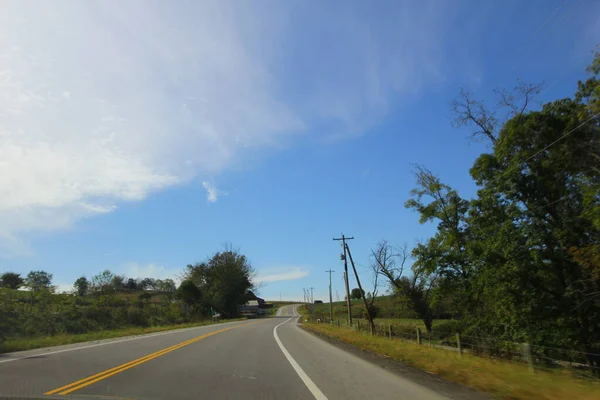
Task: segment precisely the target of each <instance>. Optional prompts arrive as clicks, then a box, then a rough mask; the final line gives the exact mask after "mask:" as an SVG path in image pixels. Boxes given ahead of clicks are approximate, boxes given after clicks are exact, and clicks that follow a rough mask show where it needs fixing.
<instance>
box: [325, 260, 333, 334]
mask: <svg viewBox="0 0 600 400" xmlns="http://www.w3.org/2000/svg"><path fill="white" fill-rule="evenodd" d="M325 272H329V319H330V320H331V323H332V324H333V298H332V296H331V273H332V272H335V271H332V270H331V269H330V270H329V271H325Z"/></svg>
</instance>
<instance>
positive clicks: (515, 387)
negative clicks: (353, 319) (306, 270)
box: [304, 323, 600, 400]
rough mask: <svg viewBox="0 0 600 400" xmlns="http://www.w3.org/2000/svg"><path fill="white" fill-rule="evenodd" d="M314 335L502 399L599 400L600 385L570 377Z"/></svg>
mask: <svg viewBox="0 0 600 400" xmlns="http://www.w3.org/2000/svg"><path fill="white" fill-rule="evenodd" d="M304 327H305V328H306V329H307V330H309V331H313V332H317V333H321V334H325V335H327V336H330V337H332V338H335V339H338V340H342V341H344V342H346V343H349V344H352V345H354V346H356V347H359V348H361V349H363V350H368V351H372V352H374V353H378V354H381V355H384V356H387V357H390V358H392V359H395V360H398V361H400V362H402V363H404V364H407V365H410V366H413V367H415V368H418V369H421V370H424V371H427V372H431V373H435V374H438V375H439V376H440V377H442V378H444V379H446V380H449V381H454V382H458V383H461V384H464V385H467V386H470V387H472V388H474V389H477V390H481V391H484V392H488V393H491V394H493V395H494V396H495V397H497V398H501V399H533V400H542V399H543V400H559V399H578V400H592V399H594V400H597V399H599V398H600V384H598V383H596V382H585V381H581V380H578V379H575V378H573V377H572V376H571V375H570V374H568V373H559V372H557V373H554V372H536V373H534V374H532V373H530V372H529V371H528V369H527V366H525V365H522V364H517V363H511V362H507V361H499V360H493V359H489V358H484V357H477V356H472V355H468V354H463V355H462V356H460V355H458V354H457V353H455V352H450V351H444V350H439V349H435V348H431V347H428V346H419V345H417V344H416V343H411V342H408V341H403V340H390V339H388V338H383V337H377V336H375V337H373V336H369V335H367V334H363V333H360V332H355V331H351V330H349V329H346V328H338V327H336V326H332V325H327V324H318V325H317V324H313V323H305V324H304Z"/></svg>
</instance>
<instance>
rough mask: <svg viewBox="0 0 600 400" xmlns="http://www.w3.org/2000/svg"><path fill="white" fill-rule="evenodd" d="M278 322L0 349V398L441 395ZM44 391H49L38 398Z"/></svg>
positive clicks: (289, 311)
mask: <svg viewBox="0 0 600 400" xmlns="http://www.w3.org/2000/svg"><path fill="white" fill-rule="evenodd" d="M295 316H297V313H296V310H295V306H286V307H282V308H281V309H280V310H278V312H277V318H265V319H259V320H255V321H240V322H233V323H226V324H215V325H210V326H204V327H198V328H190V329H185V330H180V331H172V332H167V333H163V334H155V335H147V336H142V337H136V338H128V339H124V340H113V341H109V342H102V343H95V344H81V345H74V346H67V347H64V348H58V349H45V350H37V351H30V352H21V353H13V354H10V355H0V397H9V398H10V397H17V396H19V397H40V398H41V397H45V398H52V397H62V396H65V395H66V396H68V397H69V398H71V399H73V398H78V397H80V396H81V397H80V398H87V399H90V398H94V397H96V396H97V398H102V396H111V397H119V398H129V399H140V400H159V399H198V398H206V399H240V398H243V399H318V400H326V399H329V400H334V399H343V400H350V399H407V400H408V399H411V400H419V399H427V400H433V399H436V400H437V399H444V398H445V397H444V396H442V395H441V394H438V393H436V392H434V391H433V390H430V389H428V388H426V387H423V386H420V385H418V384H416V383H414V382H412V381H410V380H408V379H404V378H402V377H401V376H399V375H397V374H393V373H391V372H388V371H386V370H384V369H382V368H380V367H378V366H375V365H374V364H371V363H369V362H367V361H365V360H363V359H361V358H359V357H357V356H355V355H353V354H350V353H348V352H345V351H343V350H341V349H339V348H337V347H335V346H332V345H330V344H328V343H326V342H324V341H322V340H321V339H319V338H317V337H315V336H313V335H311V334H309V333H307V332H305V331H304V330H302V329H301V328H299V327H298V326H297V325H296V320H297V318H296V317H295ZM44 393H48V394H47V395H45V396H44Z"/></svg>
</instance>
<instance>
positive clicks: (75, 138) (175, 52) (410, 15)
mask: <svg viewBox="0 0 600 400" xmlns="http://www.w3.org/2000/svg"><path fill="white" fill-rule="evenodd" d="M394 4H395V3H394ZM416 4H417V3H414V2H406V3H398V5H394V6H393V7H391V8H390V9H389V10H381V12H379V11H378V12H375V11H374V8H373V7H368V6H367V5H366V4H362V5H361V2H358V3H354V4H351V5H349V6H347V7H346V6H344V7H343V9H340V8H339V7H334V6H333V4H329V3H327V4H325V3H322V2H315V3H312V5H311V6H309V5H307V4H305V3H304V2H301V3H294V4H292V3H288V2H283V3H279V4H273V3H269V4H267V3H256V2H238V1H231V2H228V1H218V2H191V3H177V5H173V4H170V3H169V4H166V3H163V2H151V1H148V2H141V3H138V2H119V3H117V2H87V1H86V2H79V1H64V2H60V3H53V4H52V5H50V4H45V3H36V4H33V3H30V2H19V1H15V2H9V3H6V4H3V11H2V13H1V15H0V219H1V220H2V225H1V226H0V245H2V244H4V245H5V246H6V245H9V246H10V247H11V248H13V249H16V248H18V247H19V246H18V245H17V243H18V242H19V238H20V237H21V236H22V235H23V234H24V233H27V232H32V231H40V230H57V229H66V228H69V227H71V226H72V225H73V223H74V222H76V221H78V220H80V219H81V218H85V217H89V216H97V215H102V214H106V213H109V212H112V211H113V210H115V208H116V207H118V205H119V204H120V202H123V201H139V200H142V199H144V198H145V197H146V196H148V195H149V194H151V193H153V192H155V191H160V190H165V189H167V188H169V187H171V186H173V185H176V184H180V183H185V182H189V181H190V180H191V179H193V178H194V177H196V176H201V177H203V176H214V175H215V174H218V173H219V172H221V171H223V169H225V168H227V167H228V166H229V165H231V163H232V162H233V160H235V159H236V158H237V157H238V156H240V152H241V150H242V149H244V151H255V152H256V151H259V150H260V149H264V148H269V147H273V146H274V145H276V144H279V143H281V142H282V141H284V140H286V137H287V136H289V135H290V134H293V133H296V132H299V131H306V132H309V133H311V134H315V135H320V133H317V132H321V131H323V130H321V129H319V127H320V126H322V124H327V126H329V127H331V126H334V127H336V128H335V129H334V133H335V132H338V133H342V134H346V133H350V134H360V133H362V132H363V130H364V128H365V127H367V126H369V124H372V123H374V122H376V121H377V120H378V119H380V118H381V117H382V116H383V115H385V113H386V112H387V110H388V108H389V102H390V98H391V97H392V96H393V95H394V96H395V95H398V94H399V95H414V94H415V93H418V92H419V91H420V90H422V89H423V88H424V87H426V86H427V85H433V84H435V83H436V82H437V81H439V80H440V79H443V71H444V68H442V67H441V64H442V62H443V60H444V58H445V57H446V56H447V54H448V50H446V47H445V42H446V33H447V31H446V30H447V29H448V27H450V26H452V20H453V18H452V16H453V15H454V13H453V12H452V9H453V7H454V6H453V5H444V4H445V3H444V2H442V3H440V4H438V6H436V7H421V6H419V5H416ZM314 7H320V9H319V12H314ZM288 8H293V9H292V10H290V9H288ZM283 16H285V18H283ZM284 20H285V21H286V25H285V26H284V25H283V23H282V21H284ZM306 21H310V24H311V27H310V29H308V30H307V29H306V26H305V24H306ZM288 23H289V25H288ZM149 27H152V28H151V29H150V28H149ZM203 185H204V186H205V188H206V189H207V191H208V200H209V201H210V202H214V201H216V200H217V199H218V197H219V192H218V190H217V189H216V188H214V186H212V185H210V186H208V187H207V185H205V184H204V183H203Z"/></svg>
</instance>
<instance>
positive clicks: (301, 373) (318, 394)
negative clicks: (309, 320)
mask: <svg viewBox="0 0 600 400" xmlns="http://www.w3.org/2000/svg"><path fill="white" fill-rule="evenodd" d="M293 311H294V314H295V313H296V308H293ZM293 318H294V317H292V318H290V319H287V320H285V321H284V322H282V323H280V324H279V325H277V326H276V327H275V328H273V337H275V341H276V342H277V345H278V346H279V348H280V349H281V351H282V352H283V355H284V356H285V358H287V360H288V361H289V362H290V364H292V368H294V370H295V371H296V373H297V374H298V376H299V377H300V379H302V382H304V384H305V385H306V387H307V388H308V390H310V392H311V393H312V395H313V396H314V397H315V399H317V400H327V397H326V396H325V395H324V394H323V392H321V390H319V388H318V387H317V385H315V383H314V382H313V381H312V379H310V378H309V377H308V375H306V372H304V370H303V369H302V367H300V365H298V363H297V362H296V360H294V358H293V357H292V355H291V354H290V353H289V352H288V351H287V349H286V348H285V347H284V346H283V344H282V343H281V340H279V335H277V328H279V327H280V326H281V325H283V324H286V323H288V322H289V321H291V320H292V319H293Z"/></svg>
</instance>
